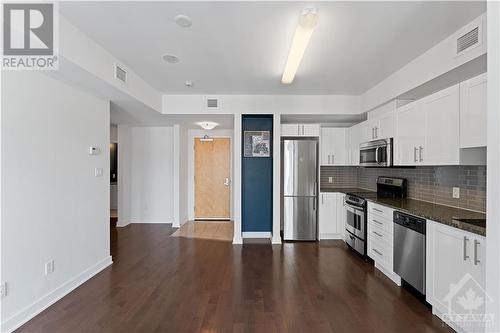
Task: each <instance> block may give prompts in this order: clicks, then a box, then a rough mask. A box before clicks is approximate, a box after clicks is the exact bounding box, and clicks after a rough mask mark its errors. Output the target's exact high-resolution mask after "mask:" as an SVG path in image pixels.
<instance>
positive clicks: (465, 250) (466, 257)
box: [464, 236, 469, 261]
mask: <svg viewBox="0 0 500 333" xmlns="http://www.w3.org/2000/svg"><path fill="white" fill-rule="evenodd" d="M468 241H469V239H468V238H467V236H464V261H466V260H467V259H468V258H469V256H468V255H467V242H468Z"/></svg>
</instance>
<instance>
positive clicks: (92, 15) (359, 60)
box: [60, 1, 486, 95]
mask: <svg viewBox="0 0 500 333" xmlns="http://www.w3.org/2000/svg"><path fill="white" fill-rule="evenodd" d="M311 4H313V5H315V6H316V8H317V9H318V13H319V23H318V26H317V28H316V31H315V33H314V34H313V36H312V38H311V41H310V44H309V47H308V49H307V50H306V53H305V55H304V58H303V61H302V63H301V66H300V67H299V70H298V72H297V76H296V78H295V81H294V82H293V83H292V84H291V85H283V84H281V83H280V79H281V75H282V72H283V69H284V65H285V62H286V57H287V54H288V49H289V47H290V43H291V40H292V36H293V33H294V31H295V27H296V24H297V21H298V15H299V13H300V11H301V10H302V9H303V8H304V7H307V6H311ZM60 10H61V13H62V14H63V15H64V16H65V17H66V18H67V19H68V20H69V21H71V22H72V23H73V24H74V25H75V26H76V27H78V28H79V29H80V30H82V31H83V32H84V33H86V34H87V35H88V36H90V37H91V38H93V39H94V40H95V41H96V42H98V43H99V44H100V45H101V46H103V47H104V48H105V49H107V50H108V51H109V52H111V53H112V54H113V55H115V56H116V57H117V58H118V59H119V60H120V61H121V62H123V63H124V64H125V65H127V66H128V67H129V68H130V69H132V70H133V71H135V72H136V73H137V74H139V75H140V76H141V77H142V78H143V79H145V80H146V81H147V82H149V83H150V84H151V85H152V86H153V87H154V88H155V89H157V90H158V91H160V92H161V93H165V94H356V95H357V94H361V93H363V92H365V91H366V90H367V89H369V88H371V87H372V86H374V85H375V84H376V83H378V82H380V81H382V80H383V79H384V78H386V77H387V76H388V75H390V74H391V73H393V72H394V71H396V70H397V69H399V68H401V67H402V66H404V65H405V64H407V63H408V62H409V61H411V60H412V59H413V58H415V57H417V56H418V55H420V54H422V53H423V52H425V51H426V50H428V49H429V48H431V47H432V46H434V45H435V44H437V43H438V42H439V41H441V40H442V39H444V38H446V37H447V36H449V35H450V34H452V33H453V32H454V31H456V30H458V29H459V28H461V27H462V26H463V25H465V24H466V23H468V22H469V21H471V20H472V19H474V18H475V17H477V16H479V15H480V14H481V13H483V12H485V11H486V3H485V2H482V1H481V2H477V1H475V2H462V1H459V2H449V1H448V2H434V1H425V2H406V1H405V2H318V3H304V2H128V1H127V2H123V1H113V2H61V3H60ZM178 14H185V15H188V16H190V17H191V19H192V22H193V24H192V26H191V27H190V28H182V27H179V26H178V25H176V24H175V22H174V17H175V16H176V15H178ZM167 53H169V54H174V55H176V56H178V57H179V58H180V62H179V63H177V64H169V63H166V62H164V61H163V60H162V56H163V55H164V54H167ZM186 80H191V81H192V82H193V87H191V88H189V87H186V86H185V85H184V82H185V81H186Z"/></svg>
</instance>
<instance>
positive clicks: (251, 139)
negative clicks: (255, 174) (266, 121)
mask: <svg viewBox="0 0 500 333" xmlns="http://www.w3.org/2000/svg"><path fill="white" fill-rule="evenodd" d="M270 136H271V134H270V132H269V131H245V132H244V134H243V138H244V139H243V140H244V155H243V156H244V157H270V156H271V140H270Z"/></svg>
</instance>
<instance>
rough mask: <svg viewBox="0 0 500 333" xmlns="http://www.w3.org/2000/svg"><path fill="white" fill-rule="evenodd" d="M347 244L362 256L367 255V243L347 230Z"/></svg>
mask: <svg viewBox="0 0 500 333" xmlns="http://www.w3.org/2000/svg"><path fill="white" fill-rule="evenodd" d="M345 242H346V244H347V245H349V246H350V247H351V248H353V249H354V250H356V252H358V253H359V254H361V255H365V242H364V241H362V240H361V239H359V238H358V237H356V236H354V235H353V234H351V233H350V232H349V231H347V230H346V233H345Z"/></svg>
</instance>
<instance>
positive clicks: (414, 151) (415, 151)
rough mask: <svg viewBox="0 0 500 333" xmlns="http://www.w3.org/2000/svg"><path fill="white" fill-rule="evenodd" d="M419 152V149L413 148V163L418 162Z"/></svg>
mask: <svg viewBox="0 0 500 333" xmlns="http://www.w3.org/2000/svg"><path fill="white" fill-rule="evenodd" d="M417 151H418V148H417V147H413V161H414V162H418V159H417Z"/></svg>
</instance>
